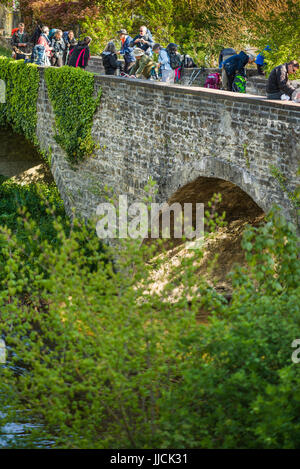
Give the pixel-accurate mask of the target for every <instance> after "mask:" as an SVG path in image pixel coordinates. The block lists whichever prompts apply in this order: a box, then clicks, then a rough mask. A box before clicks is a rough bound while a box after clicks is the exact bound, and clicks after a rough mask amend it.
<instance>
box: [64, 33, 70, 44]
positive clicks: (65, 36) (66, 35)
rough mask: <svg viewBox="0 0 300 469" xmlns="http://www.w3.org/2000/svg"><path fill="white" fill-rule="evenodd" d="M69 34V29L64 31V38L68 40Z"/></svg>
mask: <svg viewBox="0 0 300 469" xmlns="http://www.w3.org/2000/svg"><path fill="white" fill-rule="evenodd" d="M68 34H69V31H65V32H64V33H63V40H64V41H65V42H67V40H68Z"/></svg>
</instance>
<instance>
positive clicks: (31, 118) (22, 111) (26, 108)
mask: <svg viewBox="0 0 300 469" xmlns="http://www.w3.org/2000/svg"><path fill="white" fill-rule="evenodd" d="M0 79H1V80H4V82H5V83H6V103H5V104H1V103H0V125H6V124H7V123H9V124H10V125H11V127H12V129H13V130H14V131H15V132H17V133H22V134H23V135H24V136H25V137H26V138H27V139H28V140H31V141H32V142H34V143H37V142H36V136H35V131H36V124H37V109H36V103H37V97H38V89H39V81H40V76H39V71H38V68H37V66H36V65H32V64H24V61H23V60H18V61H14V60H12V59H8V58H4V57H0Z"/></svg>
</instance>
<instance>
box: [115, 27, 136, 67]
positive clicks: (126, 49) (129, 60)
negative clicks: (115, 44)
mask: <svg viewBox="0 0 300 469" xmlns="http://www.w3.org/2000/svg"><path fill="white" fill-rule="evenodd" d="M118 34H119V36H120V41H121V43H122V47H121V50H120V51H119V54H121V55H123V56H124V61H125V67H124V73H128V71H129V69H130V68H131V67H132V66H133V65H134V63H135V57H134V55H133V47H131V45H130V44H131V41H132V37H130V36H129V34H128V33H127V31H126V29H120V31H118Z"/></svg>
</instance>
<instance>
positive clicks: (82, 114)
mask: <svg viewBox="0 0 300 469" xmlns="http://www.w3.org/2000/svg"><path fill="white" fill-rule="evenodd" d="M45 81H46V84H47V88H48V93H49V98H50V101H51V104H52V107H53V109H54V114H55V126H56V129H55V130H56V135H55V139H56V141H57V143H58V144H59V145H60V146H61V147H62V148H63V149H64V150H65V152H66V153H67V155H68V158H69V160H70V161H71V162H79V161H81V160H82V159H83V158H84V157H85V156H89V155H92V154H93V151H94V149H95V146H96V145H95V142H94V141H93V139H92V136H91V131H92V125H93V116H94V114H95V111H96V108H97V106H98V104H99V102H100V97H101V91H99V92H98V95H97V96H95V95H94V75H93V74H92V73H89V72H86V71H84V70H81V69H79V68H72V67H67V66H65V67H62V68H47V69H45Z"/></svg>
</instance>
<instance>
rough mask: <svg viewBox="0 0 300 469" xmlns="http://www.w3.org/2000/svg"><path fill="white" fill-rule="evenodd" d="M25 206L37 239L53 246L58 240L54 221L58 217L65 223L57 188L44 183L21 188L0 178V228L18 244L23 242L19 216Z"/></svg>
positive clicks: (62, 206) (21, 186)
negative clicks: (38, 234)
mask: <svg viewBox="0 0 300 469" xmlns="http://www.w3.org/2000/svg"><path fill="white" fill-rule="evenodd" d="M25 207H26V210H27V211H28V212H29V213H30V214H31V218H32V220H33V221H34V222H35V223H36V224H37V228H38V230H39V231H40V239H41V240H42V241H43V240H45V239H46V240H47V241H48V242H49V243H51V244H55V243H56V242H57V238H56V230H55V229H54V227H53V221H54V219H55V218H58V217H59V218H61V219H64V220H65V222H66V215H65V211H64V205H63V202H62V200H61V198H60V195H59V192H58V189H57V187H56V186H55V185H54V184H51V185H47V184H44V183H37V184H27V185H20V184H17V183H14V182H12V181H10V180H6V179H5V178H4V177H3V176H0V225H1V226H6V227H7V228H9V229H10V230H11V231H12V232H13V233H14V234H15V235H16V236H17V238H18V240H19V241H20V242H23V241H24V238H23V235H24V233H23V231H22V229H21V225H22V223H21V222H20V218H18V213H21V212H22V211H24V208H25ZM49 209H50V210H49Z"/></svg>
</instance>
